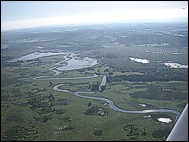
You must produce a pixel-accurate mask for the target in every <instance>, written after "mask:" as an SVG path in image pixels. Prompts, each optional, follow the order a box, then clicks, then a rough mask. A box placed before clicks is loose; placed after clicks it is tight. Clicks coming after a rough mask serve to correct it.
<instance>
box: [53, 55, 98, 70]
mask: <svg viewBox="0 0 189 142" xmlns="http://www.w3.org/2000/svg"><path fill="white" fill-rule="evenodd" d="M96 64H97V60H96V59H92V58H88V57H85V58H83V59H76V58H75V57H73V58H72V59H70V60H68V61H67V65H66V66H62V67H58V68H56V69H57V70H59V71H67V70H74V69H82V68H88V67H92V66H94V65H96Z"/></svg>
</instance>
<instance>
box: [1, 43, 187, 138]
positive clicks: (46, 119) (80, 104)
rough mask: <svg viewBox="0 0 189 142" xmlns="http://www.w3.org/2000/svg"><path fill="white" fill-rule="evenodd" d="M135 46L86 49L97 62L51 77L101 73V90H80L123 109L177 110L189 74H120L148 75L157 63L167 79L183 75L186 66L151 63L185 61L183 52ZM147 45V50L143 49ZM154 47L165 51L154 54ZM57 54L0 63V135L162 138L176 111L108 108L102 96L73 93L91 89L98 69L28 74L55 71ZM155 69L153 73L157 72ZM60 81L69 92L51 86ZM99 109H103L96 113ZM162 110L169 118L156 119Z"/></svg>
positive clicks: (183, 101) (183, 102)
mask: <svg viewBox="0 0 189 142" xmlns="http://www.w3.org/2000/svg"><path fill="white" fill-rule="evenodd" d="M118 48H119V50H117V49H118ZM138 50H139V48H136V47H133V48H125V47H123V45H116V46H114V45H111V47H109V48H108V49H107V48H103V49H101V50H99V51H91V52H90V53H88V54H86V53H84V52H83V53H82V52H80V56H81V57H85V56H88V57H92V58H96V59H97V60H98V62H99V63H98V64H97V65H95V66H93V67H90V68H86V69H81V70H73V71H65V72H64V73H61V74H59V75H58V76H56V77H67V78H68V77H79V76H91V75H93V74H94V73H97V74H100V75H104V74H106V75H107V76H108V78H111V80H109V81H108V83H106V86H105V90H104V91H103V92H98V91H96V93H95V94H83V95H87V96H97V97H104V98H108V99H111V100H112V101H113V102H114V104H115V105H116V106H118V107H120V108H122V109H125V110H144V109H160V108H166V109H174V110H177V111H179V112H182V110H183V109H184V107H185V105H186V103H187V102H188V80H181V81H171V80H169V81H166V82H165V81H161V80H154V81H140V82H136V81H128V80H127V79H122V78H121V76H124V77H128V78H129V76H131V75H135V77H139V76H143V75H148V76H149V78H150V79H151V78H152V77H153V76H152V75H153V71H154V70H153V69H154V68H157V69H159V71H160V72H159V74H160V73H162V74H163V73H165V71H166V74H168V75H169V76H167V78H168V79H170V78H171V76H174V75H177V74H179V73H180V72H181V73H180V74H182V76H181V78H186V75H187V69H178V70H175V69H169V68H166V67H164V66H163V65H158V64H157V63H156V61H157V60H160V59H161V60H162V61H163V62H164V61H168V60H173V61H174V62H179V63H182V64H186V62H185V61H187V60H186V59H187V56H186V53H185V52H183V54H184V55H182V57H177V58H175V56H179V55H173V54H172V52H174V51H173V50H172V51H170V50H167V49H158V48H149V47H143V48H140V51H139V52H138ZM146 50H150V52H151V53H145V51H146ZM159 50H161V52H165V53H166V54H165V55H159V54H155V52H156V51H159ZM183 50H184V49H183ZM121 53H122V55H121ZM154 55H156V56H154ZM130 56H132V57H138V58H147V59H150V64H141V63H135V62H131V61H130V60H129V57H130ZM102 57H103V59H102ZM112 57H113V58H112ZM62 60H63V55H58V56H51V57H44V58H40V59H39V60H38V61H37V62H20V63H18V62H17V63H15V64H17V65H15V66H14V65H13V66H9V65H5V66H3V67H1V76H2V78H1V83H2V86H1V87H2V88H1V140H49V141H51V140H52V141H54V140H60V141H75V140H78V141H79V140H84V141H88V140H95V141H100V140H102V141H103V140H114V141H123V140H134V141H135V140H146V141H150V140H155V141H162V140H166V138H167V136H168V134H169V133H170V131H171V129H172V128H173V126H174V124H175V121H174V120H175V114H169V113H166V114H165V113H154V114H153V113H152V114H128V113H121V112H116V111H114V110H112V109H111V108H110V107H109V105H108V104H107V103H106V102H104V101H100V100H93V99H86V98H80V97H78V96H74V94H73V92H76V91H87V92H90V91H91V90H90V85H92V84H100V82H101V79H102V76H100V75H99V76H98V77H96V78H90V79H75V80H33V79H32V78H33V77H38V76H53V75H54V72H53V71H49V70H48V69H49V68H51V67H52V66H53V65H54V63H56V62H60V61H62ZM145 69H146V71H145ZM150 69H151V70H150ZM172 71H173V73H172V74H171V72H172ZM110 72H111V73H110ZM183 73H184V74H183ZM155 75H156V76H158V74H157V72H156V73H154V76H155ZM120 78H121V79H120ZM147 80H148V78H147ZM60 83H61V84H64V85H63V86H61V87H60V89H66V90H69V91H71V92H70V93H64V92H57V91H54V90H53V89H52V88H53V87H54V86H55V85H57V84H60ZM89 102H90V103H91V105H90V106H89ZM139 104H146V106H145V107H144V106H140V105H139ZM99 110H101V111H103V112H105V113H102V114H99V113H98V112H99ZM149 115H151V117H148V116H149ZM162 116H164V117H168V118H170V119H171V120H172V122H171V123H162V122H159V121H157V118H158V117H162Z"/></svg>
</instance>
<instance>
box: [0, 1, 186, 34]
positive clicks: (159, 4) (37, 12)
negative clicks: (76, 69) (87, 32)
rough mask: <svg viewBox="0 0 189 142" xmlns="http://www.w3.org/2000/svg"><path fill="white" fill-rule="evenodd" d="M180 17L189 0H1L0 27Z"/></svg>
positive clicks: (184, 18) (161, 19) (184, 15)
mask: <svg viewBox="0 0 189 142" xmlns="http://www.w3.org/2000/svg"><path fill="white" fill-rule="evenodd" d="M180 19H182V20H185V21H188V1H1V31H5V30H12V29H23V28H32V27H40V26H50V25H71V24H99V23H121V22H125V23H126V22H145V21H152V22H155V21H170V20H180Z"/></svg>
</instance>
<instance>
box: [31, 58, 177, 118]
mask: <svg viewBox="0 0 189 142" xmlns="http://www.w3.org/2000/svg"><path fill="white" fill-rule="evenodd" d="M69 55H70V54H69ZM69 55H68V54H67V56H66V58H65V59H66V62H67V64H66V65H65V66H63V67H59V68H55V67H54V68H51V69H49V70H52V69H54V70H55V69H56V71H57V70H66V67H67V66H68V70H71V68H70V67H71V66H72V67H74V66H73V64H72V63H77V64H78V62H79V61H78V60H77V61H74V59H75V57H73V56H69ZM68 56H69V58H68ZM85 59H86V60H87V61H88V62H94V63H93V64H92V65H95V64H96V61H95V60H93V59H90V58H88V57H87V58H85ZM85 59H84V60H85ZM75 60H76V59H75ZM69 61H71V62H72V63H69ZM80 61H81V62H83V61H82V60H80ZM70 65H71V66H70ZM86 67H87V66H84V67H83V68H86ZM78 68H79V69H81V68H82V67H76V68H74V69H78ZM56 71H54V72H55V75H54V76H56V75H58V74H59V72H58V71H57V72H56ZM94 77H98V75H96V74H95V75H93V76H85V77H72V78H60V77H57V78H55V77H50V76H39V77H34V78H33V79H34V80H62V79H63V80H74V79H90V78H94ZM105 80H106V76H103V79H102V82H101V84H100V85H103V84H105V82H104V81H105ZM62 85H63V84H58V85H55V86H54V87H53V90H55V91H58V92H64V93H73V94H74V95H75V96H78V97H81V98H86V99H95V100H102V101H105V102H107V103H108V105H109V106H110V108H111V109H112V110H114V111H117V112H123V113H131V114H146V113H155V112H164V113H174V114H176V119H175V121H177V120H178V118H179V116H180V112H178V111H176V110H172V109H149V110H124V109H122V108H119V107H118V106H116V105H115V104H114V102H113V101H112V100H110V99H107V98H103V97H94V96H83V95H81V94H95V93H94V92H81V91H77V92H72V91H69V90H63V89H60V88H58V87H60V86H62Z"/></svg>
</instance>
